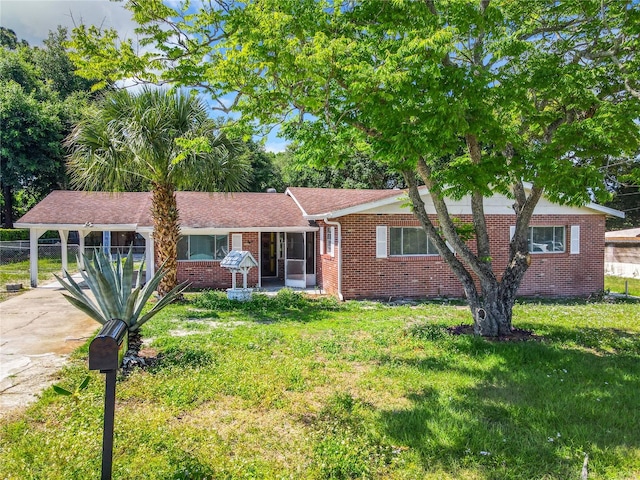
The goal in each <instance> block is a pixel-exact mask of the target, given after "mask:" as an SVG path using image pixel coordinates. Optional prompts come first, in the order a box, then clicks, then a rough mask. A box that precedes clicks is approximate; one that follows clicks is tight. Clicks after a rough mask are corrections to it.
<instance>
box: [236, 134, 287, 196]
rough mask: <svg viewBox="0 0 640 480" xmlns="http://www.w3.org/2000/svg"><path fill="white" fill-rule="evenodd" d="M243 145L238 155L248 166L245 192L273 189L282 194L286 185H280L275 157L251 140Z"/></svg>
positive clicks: (280, 180)
mask: <svg viewBox="0 0 640 480" xmlns="http://www.w3.org/2000/svg"><path fill="white" fill-rule="evenodd" d="M243 144H244V145H243V146H242V147H241V151H242V153H241V154H240V155H241V156H242V158H244V160H245V162H246V163H247V164H248V165H250V173H249V181H248V185H247V191H249V192H266V191H267V189H269V188H275V189H276V190H277V191H280V192H282V191H283V190H284V188H285V186H286V185H284V184H283V183H282V177H281V175H280V172H279V170H278V168H277V167H276V165H275V164H274V160H275V155H274V154H273V153H270V152H267V151H265V149H264V146H263V145H261V144H259V143H257V142H255V141H253V140H248V141H246V142H243Z"/></svg>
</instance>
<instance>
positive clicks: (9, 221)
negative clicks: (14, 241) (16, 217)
mask: <svg viewBox="0 0 640 480" xmlns="http://www.w3.org/2000/svg"><path fill="white" fill-rule="evenodd" d="M2 198H3V199H4V207H3V210H4V222H3V225H4V228H13V192H12V191H11V185H9V184H8V183H5V182H2Z"/></svg>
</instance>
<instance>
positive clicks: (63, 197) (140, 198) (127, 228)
mask: <svg viewBox="0 0 640 480" xmlns="http://www.w3.org/2000/svg"><path fill="white" fill-rule="evenodd" d="M89 200H90V201H89ZM61 205H62V206H63V208H60V206H61ZM95 205H100V207H101V208H100V209H96V208H95ZM149 205H150V203H149V194H148V193H139V192H135V193H105V192H69V191H54V192H52V193H51V194H50V195H49V196H47V198H45V199H44V200H43V201H42V202H40V203H39V204H38V205H36V206H35V207H34V208H33V209H31V210H30V211H29V212H28V213H27V214H26V215H24V216H23V217H22V218H21V219H20V220H18V221H17V222H15V227H16V228H26V229H29V265H30V277H31V286H32V287H37V286H38V239H39V238H40V237H41V236H42V235H43V234H44V233H45V232H47V231H48V230H54V231H57V232H58V234H59V235H60V243H61V245H60V247H61V259H62V268H63V269H64V270H67V268H68V258H67V256H68V255H67V246H68V240H69V232H72V231H77V232H78V240H79V241H78V243H79V251H80V253H85V251H86V247H85V238H86V236H87V235H89V234H90V233H91V232H135V233H139V234H140V235H141V236H142V237H143V238H144V240H145V266H146V270H147V278H150V277H151V276H153V274H154V271H155V261H154V243H153V226H152V222H151V216H150V214H149ZM79 267H80V268H82V267H83V266H82V265H79Z"/></svg>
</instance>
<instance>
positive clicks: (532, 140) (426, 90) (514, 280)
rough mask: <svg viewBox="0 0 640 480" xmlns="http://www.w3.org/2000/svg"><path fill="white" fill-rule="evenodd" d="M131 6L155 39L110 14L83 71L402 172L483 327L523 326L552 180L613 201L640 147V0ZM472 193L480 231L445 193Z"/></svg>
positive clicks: (80, 32)
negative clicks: (499, 224)
mask: <svg viewBox="0 0 640 480" xmlns="http://www.w3.org/2000/svg"><path fill="white" fill-rule="evenodd" d="M127 8H129V9H130V10H131V11H132V12H133V15H134V18H135V20H136V21H137V22H138V23H139V25H140V26H139V28H138V29H137V33H138V35H139V36H140V38H141V42H142V43H143V44H145V45H152V46H153V48H152V49H149V50H147V51H146V53H143V54H142V55H141V56H140V57H138V56H137V55H136V52H135V51H134V49H133V47H132V44H131V42H127V41H125V42H118V41H117V35H116V34H115V32H113V31H111V32H109V31H106V32H102V31H99V30H98V29H95V28H94V29H85V28H79V29H76V30H75V31H74V46H75V51H74V53H73V58H74V61H76V63H77V64H78V65H79V70H80V71H81V72H82V74H83V75H85V76H87V77H88V78H96V79H99V80H105V81H108V80H112V79H117V78H129V77H135V78H138V79H140V80H141V81H159V80H162V81H168V82H173V83H175V84H178V85H187V86H197V87H198V88H200V89H204V90H207V91H208V92H209V93H210V94H211V96H212V99H213V103H214V105H215V106H216V107H215V108H218V109H220V110H222V111H233V110H235V111H239V112H242V121H244V122H247V123H249V124H251V125H261V126H264V127H265V128H269V127H270V126H271V125H273V124H274V123H281V124H282V126H283V127H282V132H283V134H284V136H285V137H287V138H289V139H291V140H293V141H295V142H297V143H298V144H299V146H300V148H301V149H303V150H304V151H305V155H306V156H307V158H309V159H316V160H318V161H319V160H320V159H334V160H336V161H340V159H344V158H349V157H351V156H354V155H355V154H356V153H357V152H364V153H365V154H367V155H370V156H371V157H372V158H373V159H375V160H376V161H379V162H381V163H384V164H386V165H389V166H390V167H391V168H392V169H393V170H394V171H396V172H399V173H402V174H403V177H404V179H405V181H406V182H407V184H408V186H409V197H410V200H411V202H412V204H413V205H412V206H413V212H414V214H415V215H416V217H417V218H418V219H419V221H420V222H421V224H422V226H423V228H424V230H425V232H426V234H427V235H428V236H429V238H430V239H431V240H432V241H433V242H434V244H435V245H436V248H437V249H438V251H439V253H440V255H441V256H442V258H443V259H444V260H445V261H446V262H447V264H448V265H449V266H450V267H451V269H452V271H453V272H454V273H455V274H456V276H457V277H458V279H459V280H460V282H461V284H462V286H463V288H464V291H465V294H466V297H467V299H468V302H469V306H470V309H471V313H472V315H473V318H474V329H475V332H476V333H477V334H482V335H490V336H495V335H508V334H509V333H510V332H511V320H512V308H513V304H514V302H515V298H516V293H517V291H518V288H519V286H520V283H521V282H522V279H523V277H524V274H525V272H526V270H527V268H528V266H529V264H530V263H531V262H532V261H535V260H532V258H531V256H530V255H529V251H528V242H527V234H528V232H529V227H528V225H529V221H530V219H531V216H532V214H533V211H534V209H535V207H536V205H537V203H538V201H539V200H540V198H541V197H542V195H543V194H544V195H545V196H546V197H547V198H549V199H550V200H552V201H554V202H557V203H560V204H568V205H582V204H585V203H586V202H589V201H591V200H594V199H595V200H598V201H603V200H605V199H606V198H607V197H608V189H607V185H606V183H605V178H604V169H605V168H606V162H607V159H608V158H611V157H622V156H623V155H625V154H632V153H633V152H635V151H637V149H638V143H639V132H638V123H637V122H638V117H639V113H640V61H639V60H638V57H637V54H636V53H637V52H638V51H639V50H640V6H639V5H638V3H637V2H635V1H634V0H566V1H563V2H557V1H556V0H539V1H536V2H513V1H508V0H477V1H475V2H472V1H469V0H442V1H437V2H436V1H433V0H426V1H423V2H416V1H408V0H407V1H402V0H399V1H395V2H388V1H353V2H347V3H344V2H332V1H329V0H323V1H317V0H296V1H291V2H288V1H287V2H283V1H281V0H254V1H249V2H245V3H236V2H227V1H222V0H220V1H217V2H208V3H204V4H203V5H201V6H200V7H199V10H198V11H194V9H192V10H190V11H188V12H187V11H180V10H179V9H176V8H171V7H169V6H167V5H164V4H162V3H160V2H135V1H130V2H128V3H127ZM178 8H179V7H178ZM232 94H235V97H234V100H232V101H230V100H229V97H230V95H232ZM416 176H417V177H419V179H420V180H421V181H422V182H423V183H424V185H426V186H427V187H428V189H429V192H430V196H431V199H432V200H433V204H434V206H435V210H436V212H437V220H436V221H434V220H432V219H431V218H429V216H428V215H427V213H426V210H425V207H424V204H423V202H422V200H421V197H420V194H419V191H418V184H417V182H416V180H415V179H416ZM498 193H499V194H506V195H508V196H510V197H511V198H512V199H513V211H514V215H515V221H514V223H515V233H514V235H513V238H512V240H511V243H510V247H509V260H508V262H507V265H506V267H505V268H504V269H503V270H502V271H497V270H496V269H495V268H494V264H493V261H492V251H491V242H490V238H489V231H488V228H487V219H486V216H485V213H484V199H485V198H488V197H490V196H491V195H493V194H498ZM462 197H468V198H469V199H470V203H471V209H472V221H471V223H470V225H466V226H465V228H464V229H463V230H464V232H468V231H469V228H470V229H471V231H472V232H473V238H472V240H469V239H468V237H467V236H466V235H465V234H461V232H459V230H458V226H459V222H458V221H457V219H456V218H455V217H454V216H453V215H451V214H450V213H449V211H448V209H447V205H446V199H447V198H454V199H460V198H462ZM446 242H448V243H449V244H450V245H451V246H452V247H453V249H454V250H455V252H456V253H455V254H453V253H452V252H451V250H449V248H448V246H447V243H446ZM474 278H475V279H476V280H474Z"/></svg>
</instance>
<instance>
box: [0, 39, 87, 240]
mask: <svg viewBox="0 0 640 480" xmlns="http://www.w3.org/2000/svg"><path fill="white" fill-rule="evenodd" d="M66 36H67V31H66V29H64V28H61V27H59V28H58V30H57V31H56V32H50V33H49V37H48V38H47V40H45V47H44V48H35V47H34V48H31V47H29V45H28V44H27V43H26V42H25V41H21V42H19V41H18V40H17V38H16V36H15V33H14V32H13V31H12V30H9V29H6V28H4V27H3V28H2V30H1V35H0V40H1V42H2V48H0V121H1V124H2V128H1V129H0V168H1V171H2V175H1V183H2V223H3V225H4V226H5V228H12V227H13V220H14V218H16V217H18V216H20V215H22V214H24V213H26V211H27V210H28V209H29V208H31V207H32V206H33V205H35V204H36V203H37V202H38V201H40V200H41V199H42V198H43V197H44V196H45V195H47V194H48V193H49V192H51V190H53V189H54V188H60V187H63V186H64V185H65V183H66V175H65V169H64V149H63V148H62V142H63V140H64V138H65V136H66V135H68V133H69V132H70V131H71V128H72V125H73V124H74V123H75V121H76V120H77V119H78V118H79V116H80V112H81V111H82V110H83V109H84V108H85V107H86V105H87V103H88V102H89V100H90V97H89V93H88V92H89V90H90V89H91V85H92V83H93V82H90V81H88V80H85V79H83V78H80V77H78V76H76V75H75V73H74V71H75V67H74V66H73V64H72V63H71V61H70V60H69V57H68V56H67V54H66V51H65V49H64V41H65V39H66Z"/></svg>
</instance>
